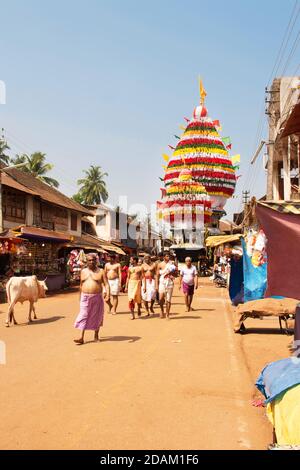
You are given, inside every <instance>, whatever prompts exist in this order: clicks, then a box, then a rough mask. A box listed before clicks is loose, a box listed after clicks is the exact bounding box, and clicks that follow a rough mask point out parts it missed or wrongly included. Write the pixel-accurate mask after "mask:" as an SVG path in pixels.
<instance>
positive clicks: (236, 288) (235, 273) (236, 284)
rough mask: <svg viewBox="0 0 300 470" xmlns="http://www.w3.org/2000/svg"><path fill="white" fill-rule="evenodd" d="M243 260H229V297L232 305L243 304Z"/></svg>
mask: <svg viewBox="0 0 300 470" xmlns="http://www.w3.org/2000/svg"><path fill="white" fill-rule="evenodd" d="M243 271H244V270H243V260H242V258H240V259H234V258H231V261H230V281H229V297H230V300H231V302H232V304H233V305H239V304H242V303H244V272H243Z"/></svg>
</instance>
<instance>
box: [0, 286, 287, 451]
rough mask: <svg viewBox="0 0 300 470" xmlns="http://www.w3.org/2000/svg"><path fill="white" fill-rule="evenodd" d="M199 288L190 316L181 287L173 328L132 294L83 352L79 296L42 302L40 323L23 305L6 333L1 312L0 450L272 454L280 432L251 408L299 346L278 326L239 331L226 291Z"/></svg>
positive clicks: (123, 298) (267, 322) (89, 336)
mask: <svg viewBox="0 0 300 470" xmlns="http://www.w3.org/2000/svg"><path fill="white" fill-rule="evenodd" d="M200 284H201V287H200V289H199V290H198V292H197V296H196V298H195V302H194V308H195V311H193V312H191V313H184V306H183V299H182V296H181V294H180V293H179V291H178V289H177V290H176V292H175V296H174V304H173V308H172V310H173V313H174V315H173V317H172V319H171V320H170V321H167V320H161V319H159V317H158V309H157V308H156V315H155V316H154V317H151V318H146V317H143V318H141V319H137V320H135V321H131V320H130V315H129V314H128V312H127V310H128V309H127V298H126V296H125V295H122V296H121V301H120V308H119V310H120V312H121V313H120V314H118V315H116V316H112V315H106V317H105V325H104V328H103V329H102V331H101V338H102V341H101V342H100V343H94V342H92V341H90V340H92V332H88V333H87V335H86V339H87V341H90V342H87V343H86V344H84V345H83V346H76V345H75V344H74V343H73V338H74V337H75V336H76V332H75V330H74V329H73V322H74V318H75V316H76V314H77V311H78V300H79V295H78V293H77V292H76V293H68V294H60V295H56V296H53V297H49V298H47V299H42V300H40V301H39V303H38V305H37V314H38V317H39V319H38V320H37V321H35V322H34V323H33V324H31V325H28V324H27V323H26V322H27V310H28V307H27V305H26V304H25V305H24V306H21V305H20V304H18V306H17V308H16V318H17V319H18V320H19V322H20V324H19V325H18V326H14V327H11V328H5V325H4V321H5V314H4V312H6V305H1V308H0V310H1V314H0V340H2V341H4V342H5V344H6V358H7V362H6V365H0V374H1V387H0V409H1V419H0V447H1V448H2V449H9V448H10V449H31V448H32V449H55V448H56V449H83V448H87V449H182V448H183V449H266V447H267V445H268V443H270V442H271V434H272V432H271V431H272V430H271V428H270V426H269V424H268V422H267V420H266V418H265V417H264V410H262V409H257V408H254V407H252V406H251V400H252V398H253V395H254V390H255V389H254V385H253V384H254V382H255V378H256V377H257V375H258V373H259V372H260V370H261V369H262V367H263V366H264V365H265V363H267V362H269V361H272V360H276V359H278V358H281V357H285V356H286V355H287V350H286V345H287V343H288V341H289V339H288V338H287V337H285V336H283V335H279V334H278V327H277V323H276V322H275V320H264V322H261V321H254V320H249V322H248V325H249V326H250V327H254V328H256V330H253V331H252V332H251V333H249V334H247V335H245V336H240V335H236V334H234V333H233V329H232V313H231V307H230V305H229V302H228V301H227V292H226V291H225V290H224V289H216V288H214V287H212V286H211V283H210V281H208V280H204V281H203V280H202V281H201V283H200ZM273 327H275V328H276V329H272V328H273ZM261 328H265V329H264V330H261ZM266 328H267V330H266ZM270 328H271V329H270Z"/></svg>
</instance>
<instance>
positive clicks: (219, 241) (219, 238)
mask: <svg viewBox="0 0 300 470" xmlns="http://www.w3.org/2000/svg"><path fill="white" fill-rule="evenodd" d="M242 236H243V235H242V234H240V233H238V234H236V235H216V236H212V237H207V239H206V240H205V245H206V246H208V247H211V248H213V247H215V246H220V245H224V244H225V243H231V242H234V241H238V240H239V239H240V238H241V237H242Z"/></svg>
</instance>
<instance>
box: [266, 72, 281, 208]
mask: <svg viewBox="0 0 300 470" xmlns="http://www.w3.org/2000/svg"><path fill="white" fill-rule="evenodd" d="M266 94H269V99H267V97H266V99H265V102H266V103H267V104H268V107H267V109H266V115H267V116H269V142H268V144H267V149H268V167H267V200H268V201H272V200H273V199H274V182H275V181H274V170H275V168H274V166H275V162H274V160H275V158H274V154H275V148H274V146H275V128H276V124H277V120H278V118H279V115H280V80H279V79H275V80H274V81H273V83H272V86H271V89H270V90H268V89H267V88H266Z"/></svg>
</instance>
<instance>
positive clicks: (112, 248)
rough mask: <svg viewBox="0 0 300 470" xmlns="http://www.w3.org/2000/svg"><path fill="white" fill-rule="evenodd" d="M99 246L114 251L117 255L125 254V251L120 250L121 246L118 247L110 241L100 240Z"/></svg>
mask: <svg viewBox="0 0 300 470" xmlns="http://www.w3.org/2000/svg"><path fill="white" fill-rule="evenodd" d="M100 246H101V248H103V249H104V250H106V251H111V252H113V253H116V254H118V255H126V253H125V251H123V250H122V248H120V247H118V246H115V245H111V244H110V243H105V244H104V243H102V242H100Z"/></svg>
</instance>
